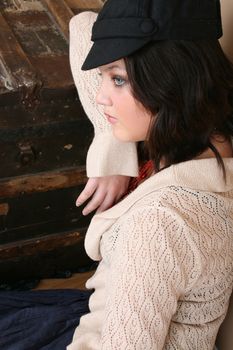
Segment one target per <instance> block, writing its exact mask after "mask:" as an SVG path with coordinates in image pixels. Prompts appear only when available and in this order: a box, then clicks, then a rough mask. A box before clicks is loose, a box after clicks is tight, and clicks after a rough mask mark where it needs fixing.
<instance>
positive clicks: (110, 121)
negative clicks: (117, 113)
mask: <svg viewBox="0 0 233 350" xmlns="http://www.w3.org/2000/svg"><path fill="white" fill-rule="evenodd" d="M104 114H105V116H106V118H107V120H108V122H109V123H110V124H115V123H116V122H117V118H115V117H113V116H111V115H109V114H107V113H104Z"/></svg>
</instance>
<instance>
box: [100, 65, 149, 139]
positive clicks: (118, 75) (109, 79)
mask: <svg viewBox="0 0 233 350" xmlns="http://www.w3.org/2000/svg"><path fill="white" fill-rule="evenodd" d="M99 72H100V75H101V77H102V81H101V85H100V88H99V91H98V93H97V97H96V101H97V103H98V104H100V105H102V106H103V107H104V114H105V116H106V118H107V120H108V122H109V123H110V124H111V126H112V130H113V134H114V135H115V137H116V138H117V139H119V140H121V141H125V142H128V141H132V142H137V141H144V140H146V138H147V133H148V130H149V126H150V122H151V115H150V114H149V112H148V111H146V109H145V108H144V107H143V106H142V104H141V103H140V102H138V101H137V100H136V99H135V98H134V97H133V96H132V92H131V87H130V84H129V81H128V77H127V72H126V67H125V62H124V60H123V59H121V60H118V61H115V62H113V63H110V64H106V65H104V66H101V67H100V68H99Z"/></svg>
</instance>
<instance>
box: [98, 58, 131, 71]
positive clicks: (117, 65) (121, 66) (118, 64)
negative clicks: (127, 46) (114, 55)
mask: <svg viewBox="0 0 233 350" xmlns="http://www.w3.org/2000/svg"><path fill="white" fill-rule="evenodd" d="M114 69H117V70H122V71H126V68H125V61H124V60H123V58H122V59H120V60H117V61H114V62H111V63H108V64H105V65H103V66H100V67H99V70H100V71H101V72H109V71H111V70H114Z"/></svg>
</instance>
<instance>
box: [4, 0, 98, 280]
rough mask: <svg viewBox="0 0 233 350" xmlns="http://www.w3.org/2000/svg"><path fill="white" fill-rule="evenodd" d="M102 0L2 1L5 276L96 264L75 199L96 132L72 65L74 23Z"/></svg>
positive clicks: (35, 274) (24, 276)
mask: <svg viewBox="0 0 233 350" xmlns="http://www.w3.org/2000/svg"><path fill="white" fill-rule="evenodd" d="M100 6H101V1H100V0H93V1H91V0H87V1H81V0H67V1H65V0H1V2H0V278H1V281H2V282H3V281H11V280H16V279H27V278H34V277H36V278H41V277H51V276H54V275H56V274H58V273H60V272H62V271H66V270H70V271H76V270H77V269H78V268H80V267H83V266H86V265H88V264H90V260H89V259H88V257H87V256H86V254H85V252H84V248H83V239H84V234H85V230H86V227H87V225H88V222H89V220H90V217H89V218H84V217H83V216H82V215H81V208H76V207H75V199H76V197H77V195H78V194H79V193H80V191H81V190H82V188H83V186H84V184H85V182H86V176H85V157H86V151H87V149H88V146H89V144H90V141H91V138H92V136H93V130H92V126H91V124H90V122H89V121H88V119H87V118H86V116H85V114H84V111H83V109H82V107H81V104H80V101H79V99H78V94H77V92H76V89H75V86H74V83H73V79H72V76H71V72H70V67H69V57H68V40H69V33H68V23H69V20H70V18H71V17H72V16H73V15H74V14H76V13H78V12H80V11H82V10H85V9H92V10H96V11H98V9H99V8H100Z"/></svg>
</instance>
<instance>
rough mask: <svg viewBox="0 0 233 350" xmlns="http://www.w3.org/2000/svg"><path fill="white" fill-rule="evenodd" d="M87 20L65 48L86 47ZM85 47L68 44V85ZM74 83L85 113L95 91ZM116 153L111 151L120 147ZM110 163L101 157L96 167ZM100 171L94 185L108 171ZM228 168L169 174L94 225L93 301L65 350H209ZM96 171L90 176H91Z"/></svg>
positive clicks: (228, 234)
mask: <svg viewBox="0 0 233 350" xmlns="http://www.w3.org/2000/svg"><path fill="white" fill-rule="evenodd" d="M94 18H95V15H94V14H92V13H83V14H81V15H78V16H76V17H74V18H73V19H72V21H71V38H72V37H73V40H75V37H77V38H78V33H79V31H80V32H81V33H82V38H86V39H85V40H90V37H89V36H90V26H91V25H92V22H93V20H94ZM77 29H78V30H77ZM74 33H75V34H74ZM87 33H88V34H87ZM88 35H89V36H88ZM80 37H81V36H80ZM80 40H81V39H80ZM83 40H84V39H83ZM83 40H81V41H79V44H77V45H76V44H75V43H74V41H71V55H73V56H71V65H72V71H73V74H74V76H75V74H77V75H78V69H80V65H81V63H82V61H81V60H80V61H78V60H77V61H76V57H75V53H76V51H78V52H79V51H81V53H82V52H83V50H84V51H85V50H88V46H87V45H86V43H85V40H84V41H83ZM72 43H73V44H74V45H76V49H75V50H74V48H73V46H72ZM77 54H78V53H77ZM85 54H86V52H85ZM85 54H83V57H84V56H85ZM79 55H80V52H79ZM72 62H73V63H72ZM74 62H75V63H74ZM74 67H75V68H74ZM83 73H84V72H82V73H81V75H82V74H83ZM86 73H87V74H91V72H85V73H84V74H86ZM92 73H94V72H92ZM94 74H96V73H94ZM89 79H90V80H89ZM92 79H93V76H91V75H90V76H89V78H87V79H86V82H88V81H91V80H92ZM75 80H76V84H77V86H78V88H79V87H80V86H82V84H83V88H81V90H79V92H80V98H81V100H82V102H83V103H84V105H85V106H86V105H87V101H88V100H89V99H90V91H92V92H91V93H94V92H93V91H94V90H93V86H90V87H86V89H85V86H84V85H85V83H82V81H83V77H81V76H80V77H79V78H77V77H76V78H75ZM96 86H98V82H97V83H96ZM89 90H90V91H89ZM85 91H89V92H88V94H87V95H86V98H85ZM93 101H94V95H93ZM89 107H90V108H89ZM89 107H88V106H86V112H87V113H88V114H89V116H90V118H91V120H92V122H93V123H94V125H95V128H96V132H97V135H98V136H97V137H100V138H105V137H106V138H108V140H109V145H110V149H111V152H112V149H114V146H112V145H113V144H114V142H115V141H116V140H115V141H114V142H113V141H111V136H110V135H111V132H110V130H108V128H107V127H106V126H105V125H104V120H103V115H102V113H101V111H99V115H98V113H96V106H95V105H94V102H93V104H91V106H89ZM101 118H102V119H101ZM100 120H101V122H100ZM105 127H106V129H105ZM94 143H96V140H94ZM97 143H98V142H97ZM115 145H116V148H115V149H116V151H117V147H118V146H119V147H122V145H121V144H119V145H118V146H117V141H116V144H115ZM124 146H125V145H124ZM128 146H129V148H130V147H132V148H131V151H129V153H128V154H127V152H126V154H127V157H130V154H132V155H133V157H134V156H135V150H134V145H133V144H129V145H127V147H128ZM102 147H103V144H101V149H102ZM127 147H126V148H127ZM101 149H100V152H101ZM96 156H98V154H96V155H95V159H97V158H96ZM108 157H109V154H107V153H106V154H105V155H103V157H102V155H101V156H100V158H99V160H100V162H101V164H102V165H103V164H104V162H105V160H107V159H108ZM115 161H116V159H113V163H115ZM92 162H93V160H92V161H91V162H90V164H91V163H92ZM121 164H122V163H121ZM102 165H101V169H100V175H101V174H104V172H105V171H107V172H108V170H109V169H107V166H106V168H105V170H104V171H103V168H104V167H102ZM134 166H135V173H136V172H137V163H136V162H135V163H134ZM225 166H226V170H227V182H226V183H225V182H224V181H223V177H222V172H221V170H220V169H219V167H218V165H217V162H216V160H215V159H205V160H193V161H189V162H184V163H180V164H178V165H174V166H171V167H170V168H168V169H166V170H163V171H161V172H160V173H158V174H156V175H154V176H152V177H151V178H150V179H148V180H146V181H145V182H144V183H143V184H141V185H140V186H139V187H138V188H137V189H136V190H135V191H134V192H133V193H131V194H130V195H129V196H128V197H127V198H125V199H124V200H123V201H121V202H120V203H118V204H117V205H116V206H114V207H113V208H111V209H109V210H107V211H105V212H104V213H101V214H98V215H95V217H94V218H93V220H92V223H91V225H90V227H89V229H88V232H87V235H86V240H85V247H86V251H87V253H88V255H89V256H90V257H91V258H92V259H93V260H96V261H99V262H100V263H99V267H98V269H97V271H96V273H95V274H94V276H93V277H92V278H91V279H89V281H88V282H87V287H88V288H90V289H95V292H94V293H93V294H92V296H91V298H90V303H89V307H90V310H91V312H90V313H89V314H87V315H85V316H83V317H82V318H81V321H80V325H79V326H78V327H77V329H76V332H75V334H74V338H73V341H72V343H71V344H70V345H69V346H68V348H67V349H68V350H81V349H83V350H88V349H89V350H91V349H93V350H94V349H106V350H115V349H116V350H119V349H120V350H124V349H129V350H131V349H132V350H134V349H143V350H149V349H153V350H156V349H169V350H170V349H174V350H188V349H192V350H212V349H213V347H214V343H215V338H216V334H217V331H218V328H219V326H220V324H221V322H222V320H223V319H224V316H225V314H226V310H227V306H228V301H229V297H230V294H231V290H232V284H233V237H232V236H233V159H225ZM115 170H116V171H118V169H115ZM93 171H94V173H95V176H96V171H98V168H95V169H94V170H93ZM102 171H103V173H102ZM107 174H108V173H107Z"/></svg>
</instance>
